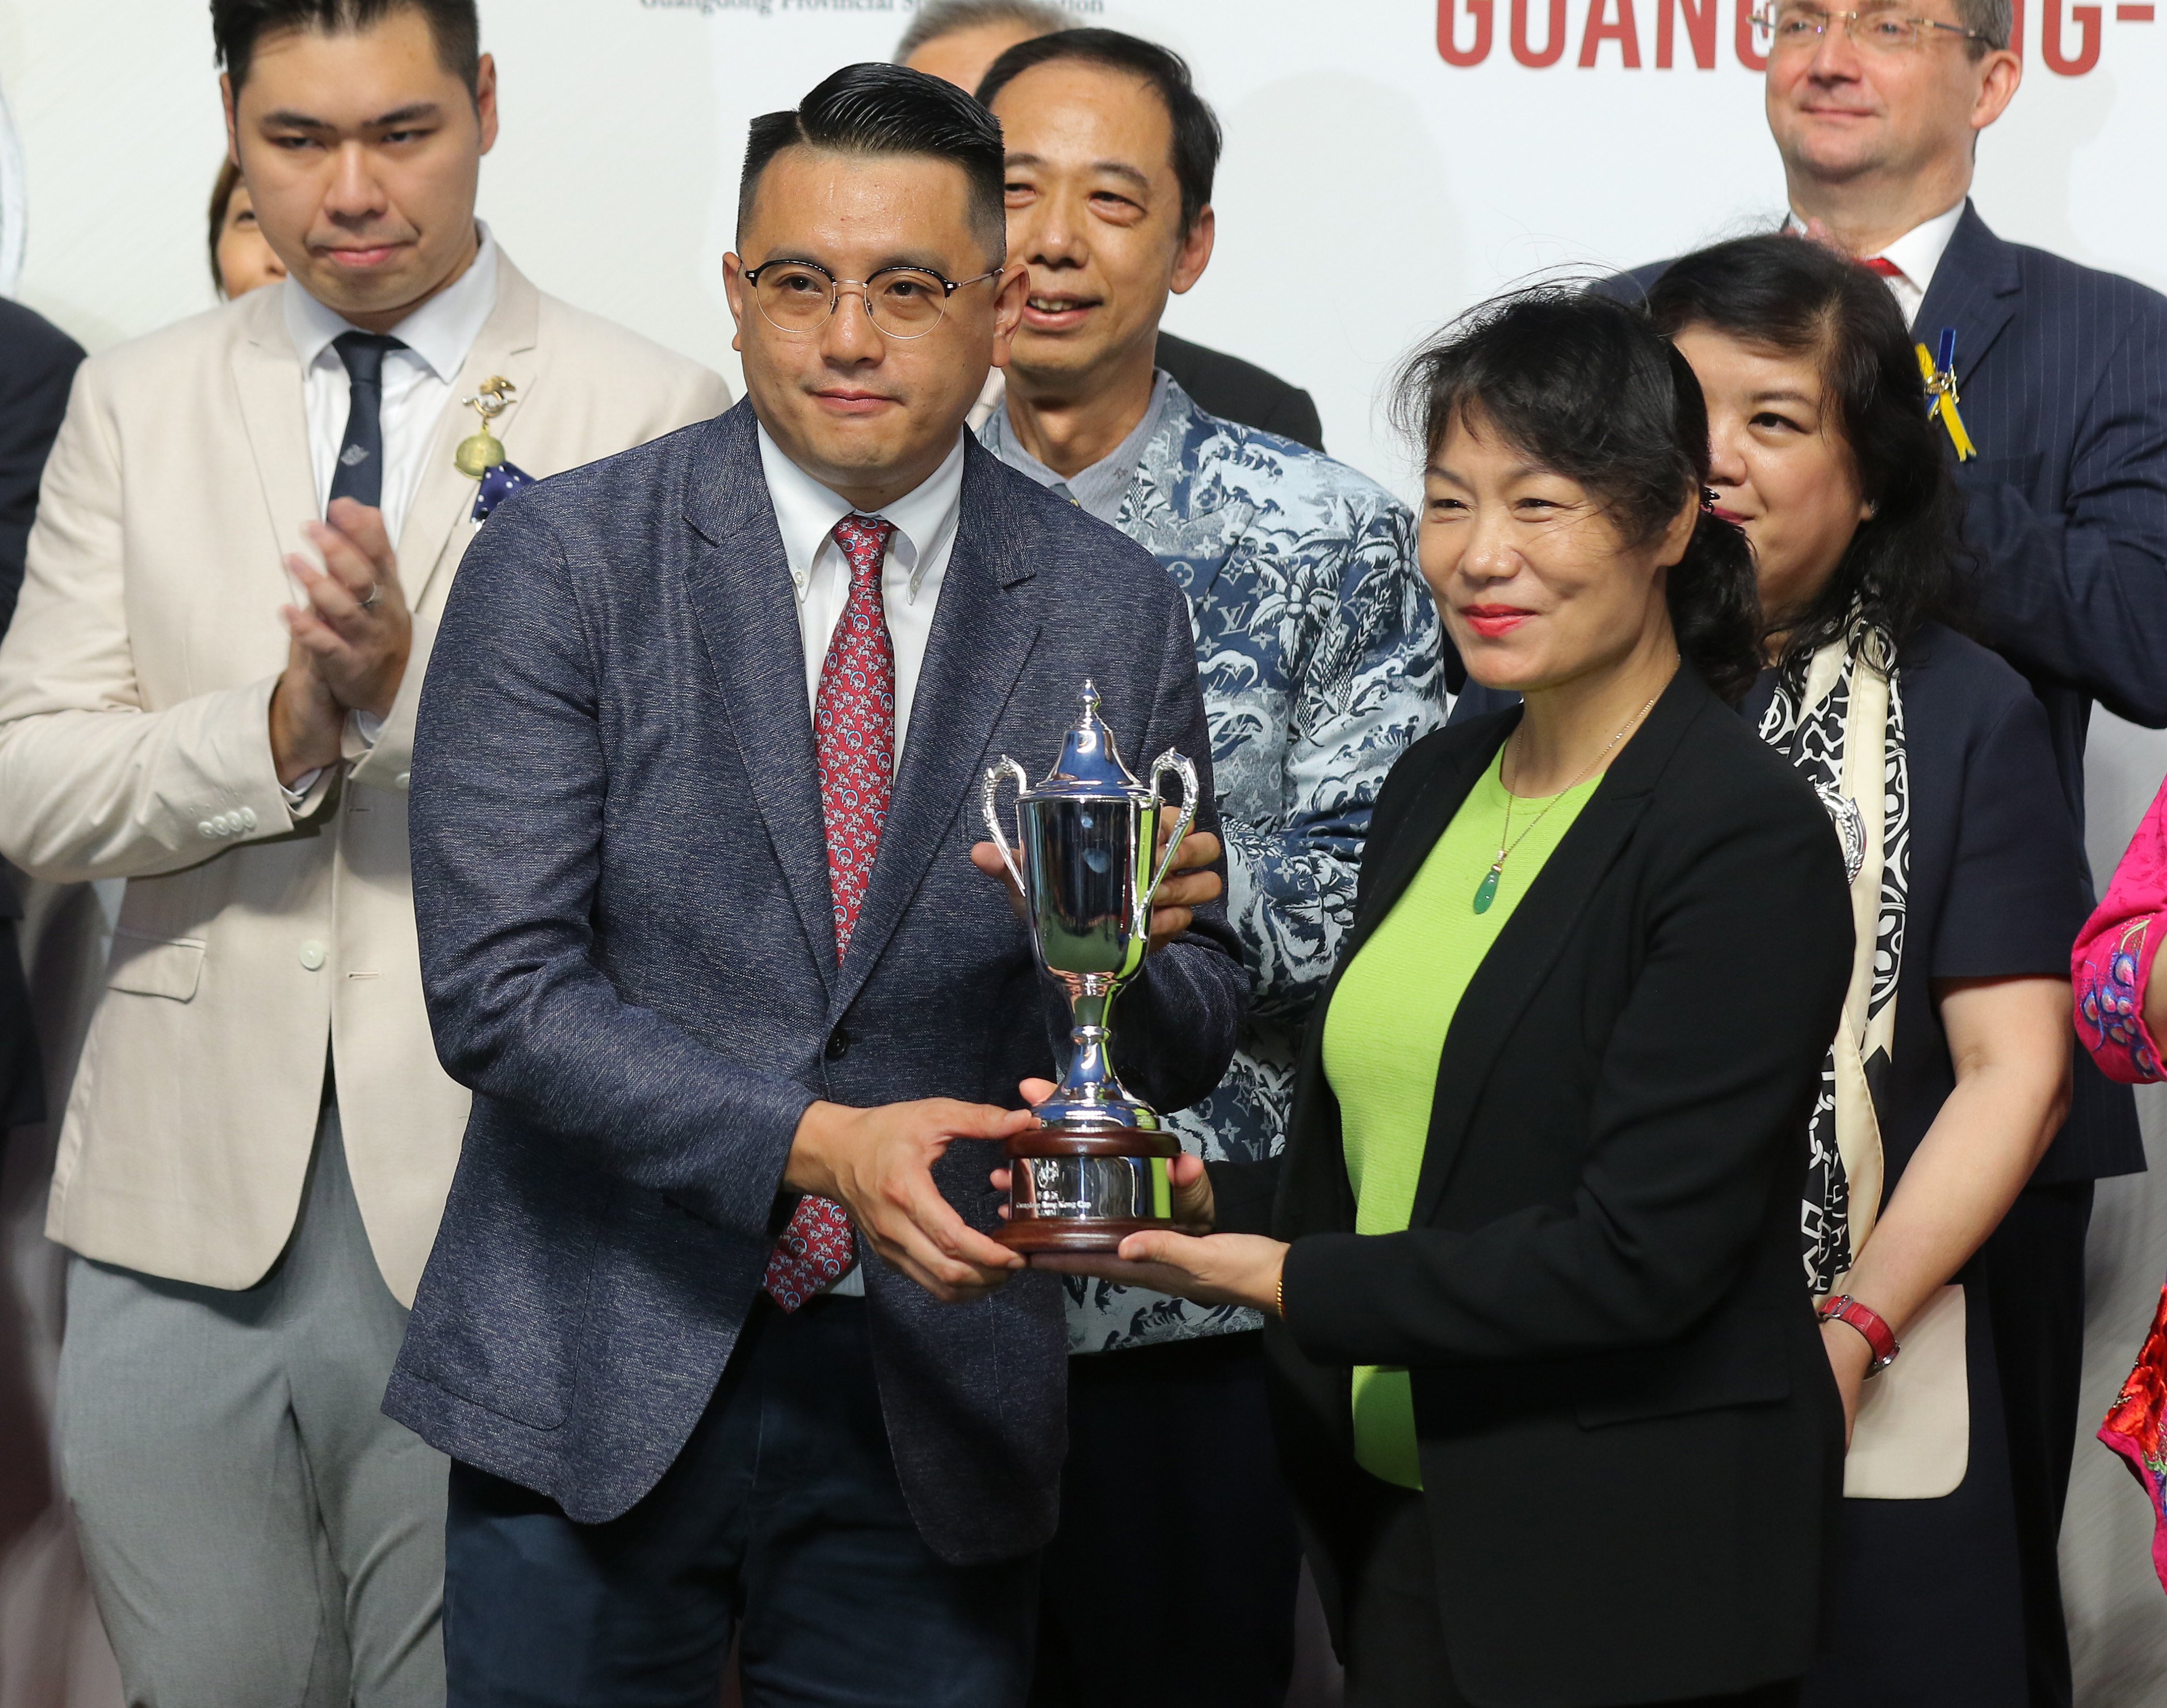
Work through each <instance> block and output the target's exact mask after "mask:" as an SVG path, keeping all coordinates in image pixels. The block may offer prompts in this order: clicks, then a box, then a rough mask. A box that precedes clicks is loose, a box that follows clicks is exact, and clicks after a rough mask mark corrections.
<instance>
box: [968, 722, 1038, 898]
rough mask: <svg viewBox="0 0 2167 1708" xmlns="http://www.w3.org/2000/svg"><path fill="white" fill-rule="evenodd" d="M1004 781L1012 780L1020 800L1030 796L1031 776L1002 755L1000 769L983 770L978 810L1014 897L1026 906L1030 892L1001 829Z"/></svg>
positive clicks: (1014, 853)
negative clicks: (983, 784) (1012, 885)
mask: <svg viewBox="0 0 2167 1708" xmlns="http://www.w3.org/2000/svg"><path fill="white" fill-rule="evenodd" d="M1003 777H1014V778H1015V781H1016V793H1017V794H1018V795H1019V796H1021V795H1024V794H1026V793H1029V792H1030V790H1031V773H1030V772H1027V771H1025V769H1024V768H1023V767H1022V766H1020V765H1018V764H1017V763H1016V762H1015V761H1014V760H1013V759H1011V758H1009V756H1008V755H1007V754H1005V753H1004V754H1003V755H1002V756H1001V762H1000V763H999V765H989V766H987V767H986V787H985V792H984V793H983V795H982V796H980V798H979V809H980V811H981V812H983V814H984V815H985V820H986V834H987V835H988V836H990V837H992V838H993V846H995V847H996V848H998V849H999V850H1000V851H1001V864H1002V865H1004V866H1005V867H1008V869H1009V877H1010V878H1014V879H1015V887H1016V894H1018V895H1020V896H1021V897H1023V898H1024V900H1025V904H1029V902H1030V899H1031V891H1030V890H1029V889H1027V888H1025V886H1024V881H1023V869H1022V867H1020V866H1018V865H1017V864H1016V851H1015V848H1013V847H1012V846H1009V839H1008V836H1007V835H1006V833H1005V832H1004V831H1003V830H1002V829H1001V814H1000V809H999V805H998V804H997V801H998V798H999V794H1000V791H1001V779H1002V778H1003Z"/></svg>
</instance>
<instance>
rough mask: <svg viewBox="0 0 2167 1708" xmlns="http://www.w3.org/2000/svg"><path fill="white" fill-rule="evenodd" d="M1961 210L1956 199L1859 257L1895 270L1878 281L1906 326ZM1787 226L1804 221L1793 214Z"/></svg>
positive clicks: (1928, 286) (1930, 282) (1797, 228)
mask: <svg viewBox="0 0 2167 1708" xmlns="http://www.w3.org/2000/svg"><path fill="white" fill-rule="evenodd" d="M1963 210H1964V204H1963V203H1962V202H1958V204H1956V206H1954V207H1953V208H1951V209H1950V210H1948V212H1947V213H1946V214H1937V215H1935V216H1934V217H1933V218H1932V219H1931V220H1927V221H1926V223H1925V224H1924V225H1914V226H1913V227H1912V228H1911V229H1910V231H1906V232H1905V234H1904V235H1903V236H1900V237H1899V238H1898V239H1897V240H1896V241H1894V243H1891V244H1890V245H1889V247H1887V248H1885V249H1884V250H1883V251H1882V252H1880V253H1879V254H1878V255H1862V256H1861V257H1859V259H1861V260H1862V261H1885V262H1887V263H1889V265H1890V266H1891V267H1894V268H1896V269H1897V270H1898V274H1899V276H1898V277H1894V278H1889V277H1887V276H1885V275H1884V278H1883V279H1882V281H1881V282H1882V283H1883V284H1885V285H1887V286H1888V287H1889V295H1891V296H1893V297H1894V298H1895V299H1896V306H1897V307H1898V308H1899V310H1902V311H1903V315H1904V324H1905V326H1911V325H1912V323H1913V322H1914V321H1916V320H1917V319H1918V318H1919V306H1920V305H1921V304H1922V303H1923V302H1925V301H1926V292H1927V291H1928V289H1931V287H1932V285H1933V283H1934V273H1935V270H1936V269H1937V268H1939V267H1940V266H1941V264H1942V256H1943V255H1945V254H1946V253H1947V252H1948V247H1949V239H1950V238H1952V237H1953V236H1956V233H1957V225H1958V221H1959V220H1962V219H1963ZM1791 229H1792V230H1793V231H1804V230H1805V229H1806V222H1805V221H1804V220H1802V219H1800V218H1799V216H1798V215H1796V214H1793V215H1791Z"/></svg>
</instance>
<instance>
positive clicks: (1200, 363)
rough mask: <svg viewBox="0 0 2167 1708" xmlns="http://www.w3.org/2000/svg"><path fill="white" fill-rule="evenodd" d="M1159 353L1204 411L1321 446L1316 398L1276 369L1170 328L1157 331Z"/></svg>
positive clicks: (1161, 362)
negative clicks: (1272, 370)
mask: <svg viewBox="0 0 2167 1708" xmlns="http://www.w3.org/2000/svg"><path fill="white" fill-rule="evenodd" d="M1158 365H1159V366H1160V367H1162V368H1163V369H1166V371H1167V372H1168V373H1169V374H1172V375H1173V376H1174V379H1175V381H1176V382H1177V383H1178V384H1179V385H1180V387H1181V389H1182V390H1184V391H1185V392H1187V393H1188V394H1189V396H1190V398H1191V399H1193V400H1195V403H1196V404H1197V406H1199V407H1200V408H1201V409H1202V410H1203V411H1204V412H1205V414H1206V415H1216V416H1224V417H1225V418H1226V419H1227V420H1228V421H1237V422H1241V424H1242V426H1243V427H1258V428H1261V429H1262V430H1263V431H1264V432H1268V433H1277V434H1278V435H1279V436H1280V438H1283V439H1294V440H1296V441H1298V442H1299V443H1302V444H1305V445H1307V446H1308V447H1309V448H1310V449H1311V450H1312V451H1321V450H1322V449H1323V448H1324V423H1323V422H1322V421H1320V420H1319V419H1318V418H1317V400H1316V399H1315V398H1313V397H1311V395H1309V394H1308V393H1307V392H1306V391H1304V390H1302V389H1301V387H1300V386H1298V385H1288V384H1287V382H1286V381H1285V380H1284V379H1280V377H1279V375H1278V374H1270V373H1267V372H1266V371H1265V370H1264V369H1262V368H1259V367H1258V366H1257V364H1256V363H1253V362H1244V361H1243V360H1242V358H1240V357H1239V356H1228V355H1225V354H1222V353H1221V352H1219V351H1217V350H1207V349H1205V347H1204V346H1203V345H1201V344H1192V343H1190V342H1189V340H1188V339H1186V338H1177V337H1174V334H1173V333H1171V332H1161V333H1160V334H1159V335H1158Z"/></svg>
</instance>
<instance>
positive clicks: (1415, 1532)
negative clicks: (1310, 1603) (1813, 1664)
mask: <svg viewBox="0 0 2167 1708" xmlns="http://www.w3.org/2000/svg"><path fill="white" fill-rule="evenodd" d="M1364 1483H1365V1486H1366V1487H1367V1488H1368V1491H1369V1500H1368V1503H1367V1505H1368V1510H1367V1511H1365V1512H1364V1514H1361V1518H1362V1530H1363V1531H1364V1544H1363V1546H1361V1549H1360V1557H1359V1559H1357V1560H1354V1561H1353V1562H1349V1568H1348V1571H1347V1573H1346V1574H1345V1578H1346V1594H1347V1608H1346V1615H1347V1616H1346V1630H1345V1631H1344V1633H1343V1637H1342V1642H1343V1644H1344V1651H1343V1653H1342V1655H1341V1657H1340V1658H1341V1659H1343V1661H1344V1662H1345V1663H1346V1664H1347V1696H1346V1708H1472V1705H1470V1703H1469V1702H1468V1700H1467V1699H1466V1697H1465V1696H1463V1695H1460V1688H1459V1686H1458V1685H1457V1684H1454V1682H1453V1677H1452V1658H1451V1656H1450V1655H1449V1653H1448V1652H1447V1651H1446V1648H1445V1643H1444V1621H1443V1620H1442V1619H1441V1618H1440V1616H1439V1615H1438V1605H1437V1568H1436V1564H1435V1562H1434V1560H1433V1557H1432V1556H1431V1552H1430V1540H1429V1519H1428V1514H1425V1513H1424V1512H1423V1497H1422V1496H1421V1495H1419V1494H1417V1493H1415V1492H1414V1491H1413V1490H1412V1489H1406V1488H1395V1487H1393V1486H1392V1485H1391V1483H1383V1482H1380V1481H1378V1480H1377V1479H1376V1478H1375V1477H1365V1478H1364ZM1798 1700H1799V1682H1798V1681H1797V1680H1796V1679H1790V1680H1787V1681H1785V1682H1784V1683H1782V1684H1768V1685H1764V1686H1762V1688H1761V1689H1755V1690H1746V1691H1740V1692H1739V1693H1737V1694H1735V1695H1725V1696H1697V1697H1695V1698H1694V1699H1693V1700H1692V1701H1690V1702H1668V1703H1664V1702H1650V1703H1646V1704H1644V1705H1642V1708H1796V1704H1797V1702H1798Z"/></svg>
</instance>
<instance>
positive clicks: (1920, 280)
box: [1881, 202, 1964, 297]
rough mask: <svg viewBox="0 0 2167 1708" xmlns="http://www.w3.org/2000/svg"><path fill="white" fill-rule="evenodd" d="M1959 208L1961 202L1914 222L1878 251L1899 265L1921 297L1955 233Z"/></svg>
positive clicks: (1885, 258) (1959, 214)
mask: <svg viewBox="0 0 2167 1708" xmlns="http://www.w3.org/2000/svg"><path fill="white" fill-rule="evenodd" d="M1963 210H1964V204H1963V203H1962V202H1958V204H1956V206H1954V207H1953V208H1951V209H1950V210H1948V212H1947V213H1946V214H1937V215H1935V216H1934V217H1933V218H1932V219H1931V220H1927V221H1926V224H1924V225H1914V226H1913V227H1912V228H1911V229H1910V231H1906V232H1905V234H1904V235H1903V236H1900V237H1899V238H1898V239H1897V240H1896V241H1894V243H1891V244H1890V245H1889V247H1887V248H1885V249H1884V250H1883V251H1882V252H1881V258H1882V259H1883V260H1884V261H1886V262H1887V263H1889V265H1890V266H1892V267H1894V268H1899V269H1900V270H1901V271H1902V273H1903V274H1904V277H1905V278H1908V279H1910V281H1911V283H1912V284H1915V285H1916V286H1917V287H1918V290H1919V294H1920V295H1921V296H1922V297H1923V296H1924V295H1926V292H1927V291H1928V290H1929V289H1931V288H1932V286H1933V283H1934V272H1935V269H1936V268H1938V267H1940V265H1941V264H1942V256H1943V255H1945V254H1946V253H1947V252H1948V247H1949V239H1950V238H1952V237H1953V236H1956V234H1957V224H1958V221H1959V220H1962V219H1963Z"/></svg>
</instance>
